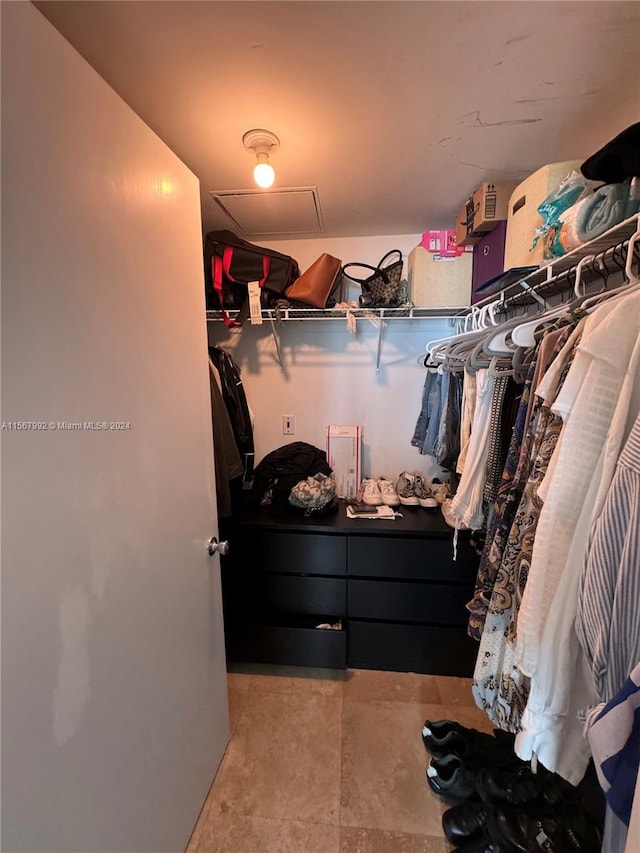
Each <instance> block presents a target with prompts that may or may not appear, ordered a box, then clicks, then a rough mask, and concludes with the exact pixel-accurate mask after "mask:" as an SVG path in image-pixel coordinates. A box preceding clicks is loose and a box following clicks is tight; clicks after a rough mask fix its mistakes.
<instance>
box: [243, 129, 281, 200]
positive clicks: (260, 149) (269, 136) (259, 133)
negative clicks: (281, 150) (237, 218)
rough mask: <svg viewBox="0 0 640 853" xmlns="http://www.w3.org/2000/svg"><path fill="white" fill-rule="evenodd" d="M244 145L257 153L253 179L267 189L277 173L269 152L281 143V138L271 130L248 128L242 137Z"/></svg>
mask: <svg viewBox="0 0 640 853" xmlns="http://www.w3.org/2000/svg"><path fill="white" fill-rule="evenodd" d="M242 142H243V144H244V147H245V148H246V149H247V150H248V151H253V152H254V154H255V155H256V160H257V163H256V166H255V168H254V170H253V179H254V181H255V182H256V184H257V185H258V186H259V187H262V188H263V189H267V187H270V186H271V184H272V183H273V181H274V179H275V176H276V173H275V172H274V171H273V166H272V165H271V163H269V154H270V153H271V151H272V150H273V149H275V148H277V147H278V146H279V145H280V140H279V139H278V137H277V136H276V135H275V133H271V131H270V130H260V129H255V130H248V131H247V132H246V133H245V134H244V136H243V137H242Z"/></svg>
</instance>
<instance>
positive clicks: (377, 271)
mask: <svg viewBox="0 0 640 853" xmlns="http://www.w3.org/2000/svg"><path fill="white" fill-rule="evenodd" d="M393 255H397V258H396V259H395V260H394V261H391V262H389V263H387V265H386V267H385V266H384V264H385V261H388V260H389V258H391V257H392V256H393ZM398 263H400V264H401V263H402V252H401V251H400V249H391V251H390V252H387V254H386V255H385V256H384V257H383V258H381V259H380V260H379V261H378V265H377V266H375V267H374V266H372V265H371V264H364V263H358V262H357V261H354V262H353V263H350V264H345V265H344V266H343V267H342V273H343V275H346V277H347V278H350V279H351V281H355V282H356V283H357V284H359V285H361V287H362V289H363V290H365V287H366V285H367V283H369V282H371V281H372V280H373V279H374V278H377V277H378V276H382V279H383V280H384V281H385V282H386V283H388V282H389V270H390V269H391V268H392V267H395V265H396V264H398ZM348 267H363V268H365V269H368V270H372V271H373V275H369V276H366V277H365V278H358V277H357V276H355V275H352V274H350V273H348V272H347V268H348Z"/></svg>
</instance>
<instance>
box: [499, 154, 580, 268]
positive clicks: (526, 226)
mask: <svg viewBox="0 0 640 853" xmlns="http://www.w3.org/2000/svg"><path fill="white" fill-rule="evenodd" d="M581 163H582V161H581V160H564V161H563V162H562V163H550V164H549V165H547V166H542V167H541V168H540V169H538V170H537V171H535V172H534V173H533V174H532V175H529V177H528V178H525V179H524V181H522V183H520V184H518V186H517V187H516V188H515V189H514V190H513V192H512V194H511V198H510V199H509V215H508V217H507V239H506V241H505V247H504V268H505V270H508V269H511V268H512V267H524V266H540V264H541V263H542V262H543V260H544V240H538V243H537V245H536V247H535V248H534V249H532V248H531V244H532V242H533V238H534V237H535V234H536V228H537V227H538V226H539V225H542V217H541V216H540V214H539V213H538V205H540V204H542V202H543V201H544V200H545V198H546V197H547V196H548V195H549V194H550V193H551V192H552V191H553V190H555V189H557V188H558V187H559V186H560V184H561V183H562V182H563V181H564V179H565V178H566V177H567V175H569V174H570V173H571V172H572V171H573V170H574V169H579V168H580V164H581Z"/></svg>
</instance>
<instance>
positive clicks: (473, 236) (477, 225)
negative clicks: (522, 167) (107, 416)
mask: <svg viewBox="0 0 640 853" xmlns="http://www.w3.org/2000/svg"><path fill="white" fill-rule="evenodd" d="M517 183H518V182H517V181H488V182H486V183H484V184H482V185H481V186H479V187H478V189H477V190H476V191H475V192H474V193H473V195H471V196H470V197H469V198H468V199H467V201H466V203H465V204H464V205H463V206H462V208H461V209H460V211H459V212H458V216H457V217H456V242H457V244H458V246H474V245H475V244H476V243H477V242H478V241H479V240H481V239H482V238H483V237H484V236H485V234H488V233H489V231H491V230H492V229H493V228H495V227H496V225H497V224H498V222H501V221H503V220H505V219H506V218H507V214H508V211H509V198H510V196H511V193H512V192H513V190H514V189H515V188H516V186H517Z"/></svg>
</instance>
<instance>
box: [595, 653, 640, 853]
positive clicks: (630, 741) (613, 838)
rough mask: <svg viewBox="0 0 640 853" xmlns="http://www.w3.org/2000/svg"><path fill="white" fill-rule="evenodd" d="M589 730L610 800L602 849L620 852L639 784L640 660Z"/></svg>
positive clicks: (599, 710) (599, 708)
mask: <svg viewBox="0 0 640 853" xmlns="http://www.w3.org/2000/svg"><path fill="white" fill-rule="evenodd" d="M585 733H586V737H587V738H588V741H589V744H590V747H591V752H592V753H593V759H594V763H595V767H596V772H597V774H598V780H599V782H600V785H601V787H602V790H603V791H604V793H605V797H606V799H607V814H606V819H605V831H604V837H603V844H602V850H603V853H618V851H622V850H623V849H624V847H625V841H626V837H627V827H628V826H629V822H630V819H631V812H632V808H633V805H634V791H635V790H636V787H637V784H638V782H637V780H638V769H639V764H640V663H638V664H637V665H636V666H635V667H634V668H633V670H632V672H631V675H630V676H629V677H628V678H627V679H626V680H625V681H624V682H623V683H622V684H621V686H620V688H619V689H618V690H617V691H616V693H615V694H614V696H612V697H611V699H610V700H609V702H607V703H606V704H605V703H602V704H600V705H598V706H597V707H596V708H594V709H593V710H592V711H591V712H590V713H589V714H588V716H587V721H586V725H585ZM627 849H629V848H627ZM636 849H637V848H636ZM629 853H631V851H629Z"/></svg>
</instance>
